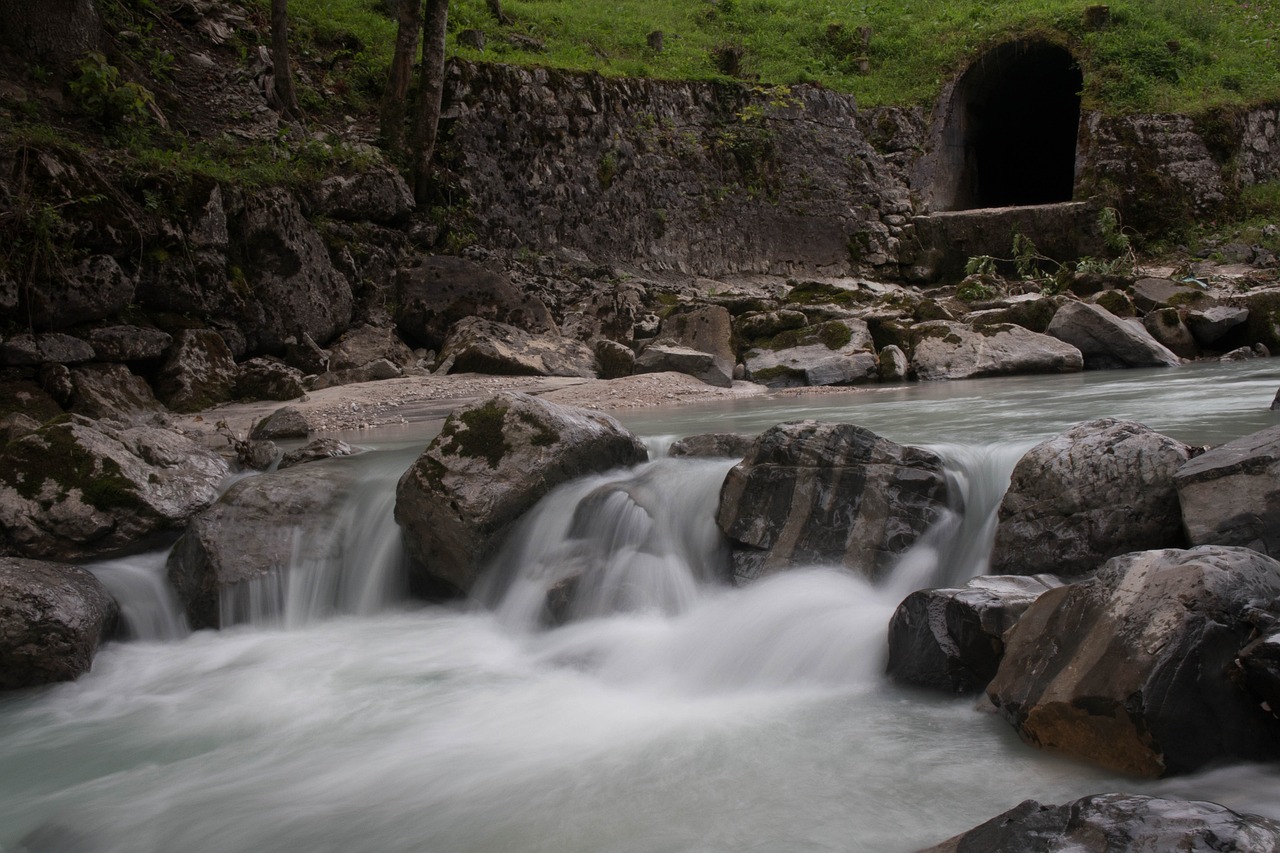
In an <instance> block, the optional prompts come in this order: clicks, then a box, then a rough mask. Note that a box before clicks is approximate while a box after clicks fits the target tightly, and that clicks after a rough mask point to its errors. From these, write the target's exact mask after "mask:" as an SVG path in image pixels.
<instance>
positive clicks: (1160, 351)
mask: <svg viewBox="0 0 1280 853" xmlns="http://www.w3.org/2000/svg"><path fill="white" fill-rule="evenodd" d="M1045 331H1046V333H1047V334H1049V335H1052V336H1053V337H1055V338H1057V339H1058V340H1060V341H1064V342H1066V343H1069V344H1071V345H1072V346H1073V347H1075V348H1076V349H1078V350H1080V354H1081V355H1083V356H1084V366H1085V367H1086V368H1088V369H1090V370H1098V369H1107V368H1114V367H1170V366H1173V365H1177V364H1181V363H1182V361H1181V359H1179V358H1178V357H1177V356H1176V355H1174V354H1173V353H1172V352H1170V351H1169V348H1168V347H1166V346H1164V345H1163V344H1161V343H1160V342H1159V341H1157V340H1156V339H1155V338H1153V337H1151V335H1150V333H1148V332H1147V331H1146V330H1145V329H1143V328H1141V327H1140V326H1134V325H1131V324H1129V323H1126V322H1124V321H1123V320H1121V319H1120V318H1119V317H1117V316H1115V315H1114V314H1112V313H1111V312H1110V311H1108V310H1107V309H1105V308H1102V307H1099V306H1097V305H1091V304H1089V303H1087V302H1067V303H1064V304H1063V306H1062V307H1061V308H1059V309H1058V311H1057V313H1056V314H1054V315H1053V321H1052V322H1050V323H1049V328H1048V329H1046V330H1045Z"/></svg>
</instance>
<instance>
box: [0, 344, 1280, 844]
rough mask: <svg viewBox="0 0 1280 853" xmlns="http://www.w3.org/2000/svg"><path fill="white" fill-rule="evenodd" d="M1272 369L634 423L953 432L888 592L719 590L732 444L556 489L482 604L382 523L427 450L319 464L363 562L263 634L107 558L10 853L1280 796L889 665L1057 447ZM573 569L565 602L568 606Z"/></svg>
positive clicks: (3, 788)
mask: <svg viewBox="0 0 1280 853" xmlns="http://www.w3.org/2000/svg"><path fill="white" fill-rule="evenodd" d="M1278 384H1280V369H1277V368H1275V367H1272V366H1271V363H1270V362H1267V361H1263V362H1252V363H1246V364H1244V365H1235V366H1230V367H1209V368H1204V367H1194V368H1181V369H1176V370H1167V371H1131V372H1125V373H1109V374H1085V375H1082V376H1074V377H1051V378H1034V379H1012V380H1010V379H1005V380H999V381H975V382H957V383H951V384H945V385H944V384H938V385H920V386H907V387H903V388H901V389H888V390H884V389H877V390H873V391H865V392H860V393H855V394H848V395H816V396H802V397H796V398H783V399H779V398H772V397H771V398H768V399H764V400H754V401H740V402H738V403H735V404H732V405H725V404H720V405H715V406H700V407H690V408H682V409H678V410H671V411H664V412H651V411H644V412H639V413H633V414H629V415H627V416H626V418H625V420H626V422H627V423H628V425H629V426H630V427H631V428H632V429H634V430H636V431H637V432H639V433H641V434H643V435H645V436H648V437H649V438H650V440H651V445H652V446H654V447H663V446H665V445H666V444H668V443H669V442H670V440H671V438H672V437H674V436H678V435H684V434H691V433H694V432H703V431H737V432H743V433H753V432H757V431H759V430H761V429H764V428H766V427H768V426H771V425H773V424H774V423H777V422H778V421H782V420H794V419H796V418H802V417H813V418H821V419H826V420H844V421H850V422H854V423H859V424H862V425H864V426H868V427H870V428H872V429H874V430H875V431H877V432H879V433H880V434H882V435H885V436H887V437H889V438H893V439H895V440H898V441H902V442H909V443H916V444H924V445H927V446H930V447H931V448H933V449H934V450H936V451H938V452H939V453H940V454H942V455H943V457H944V459H946V461H947V465H948V469H949V472H950V476H951V477H952V481H953V483H954V484H955V485H956V487H957V489H958V490H960V491H961V492H962V493H963V496H964V500H963V503H962V504H957V507H956V512H955V513H953V514H952V515H951V516H950V517H948V518H947V519H946V523H945V524H943V525H940V527H939V528H938V529H937V530H935V531H933V532H932V533H931V534H930V536H929V537H928V538H927V541H925V542H923V543H922V544H921V545H920V546H919V547H917V548H915V549H913V550H912V551H911V552H909V553H908V554H907V555H905V557H904V560H903V563H902V565H900V566H899V567H898V569H897V570H896V571H895V572H894V574H893V576H892V577H891V579H890V580H889V581H888V582H887V583H886V584H885V585H883V586H881V587H872V586H869V585H868V584H866V583H865V582H863V581H861V580H858V579H856V578H853V577H850V576H848V575H846V574H843V573H841V572H838V571H835V570H831V569H824V568H821V567H814V568H812V569H807V570H801V571H796V572H791V573H787V574H784V575H780V576H775V577H772V578H769V579H767V580H765V581H762V582H760V583H757V584H755V585H752V586H749V587H747V588H744V589H730V588H726V587H724V586H722V585H720V584H718V583H717V582H715V581H714V579H713V577H714V575H715V574H716V567H717V566H718V565H720V563H721V562H722V561H723V559H724V551H723V543H722V542H721V541H720V540H719V537H718V536H717V535H716V534H715V529H714V521H713V514H714V504H715V495H716V492H717V490H718V484H719V481H720V479H721V478H723V475H724V472H725V471H726V470H727V468H728V467H729V465H730V464H731V462H730V461H696V462H695V461H682V460H672V459H658V460H656V461H654V462H651V463H648V464H647V465H644V466H640V467H639V468H637V469H636V470H634V471H626V472H612V473H610V474H608V475H604V476H600V477H595V478H590V479H588V480H585V481H581V482H578V483H574V484H569V485H567V486H564V487H562V488H560V489H558V490H556V492H555V493H553V495H551V496H549V497H548V499H546V500H545V501H543V503H542V504H540V505H539V506H538V507H537V508H536V509H535V511H534V512H533V513H532V514H531V515H530V516H529V517H528V518H527V519H526V520H525V522H524V523H523V524H522V526H521V529H520V530H519V531H518V533H517V534H516V535H514V536H513V537H512V538H511V539H510V540H509V541H508V542H507V543H506V546H505V547H504V548H503V549H502V550H501V552H500V554H499V555H498V557H497V558H496V559H495V562H494V565H493V567H492V570H491V574H490V575H489V576H488V577H487V578H486V580H485V582H484V584H482V586H481V588H480V589H478V590H477V595H476V599H477V600H476V601H474V602H471V603H469V604H468V605H467V606H457V607H422V606H415V605H413V604H411V603H409V602H407V601H406V600H405V597H404V594H403V555H402V553H401V551H400V548H399V539H398V535H397V533H396V530H395V528H394V525H392V524H390V523H389V521H388V519H389V516H390V512H391V505H392V504H391V492H392V489H393V485H394V481H395V476H396V474H397V473H398V472H399V471H402V470H403V469H404V468H405V467H407V465H408V464H409V462H410V461H411V460H412V458H413V455H414V453H415V450H416V448H415V447H412V446H401V447H399V448H397V449H388V450H375V451H373V452H369V453H365V454H363V455H361V456H359V457H356V458H354V459H351V460H340V461H334V462H325V463H317V464H323V465H336V464H341V465H350V466H355V467H356V468H357V469H358V471H359V479H360V482H361V483H363V484H364V485H363V486H362V487H361V488H360V489H359V490H358V491H357V493H355V494H354V495H353V496H352V498H351V499H350V504H349V506H348V507H347V508H346V510H345V511H344V514H343V516H342V521H341V523H340V524H336V525H332V526H331V529H329V530H327V531H324V535H333V536H336V537H338V543H339V547H337V548H335V549H333V550H334V551H335V553H336V556H334V557H333V558H332V559H328V560H325V561H320V562H319V563H315V562H314V561H313V562H312V563H311V564H308V563H307V562H306V561H300V564H299V565H296V566H293V567H291V568H290V569H289V570H288V572H287V573H285V574H284V575H282V576H281V578H280V580H279V582H278V583H277V584H276V585H274V586H272V587H271V588H270V591H269V592H267V593H264V594H263V596H260V597H259V598H257V599H255V602H256V603H252V604H243V603H242V605H241V606H238V607H233V608H231V610H229V611H228V615H233V616H235V615H238V616H239V617H241V618H244V619H247V620H249V621H247V622H246V623H244V624H239V625H237V626H235V627H233V628H229V629H226V630H223V631H221V632H212V631H199V632H195V633H190V632H189V631H187V629H186V626H185V624H184V622H183V620H182V619H181V617H180V616H178V615H177V612H176V610H175V608H174V606H173V602H172V596H171V594H170V592H169V591H168V589H167V588H166V586H165V585H164V583H163V582H162V580H161V578H162V577H163V563H164V558H165V555H163V554H152V555H143V556H141V557H136V558H131V559H126V560H116V561H112V562H110V563H101V564H98V565H96V566H93V567H92V568H93V569H94V571H95V572H97V573H98V574H99V576H100V577H102V578H103V580H104V581H105V582H106V583H107V585H108V586H109V587H110V588H111V590H112V591H113V593H114V594H115V595H116V596H117V597H118V598H120V599H121V601H122V603H123V606H124V615H125V619H126V621H127V623H128V627H129V631H130V633H131V635H132V639H130V640H128V641H126V642H117V643H112V644H110V645H108V646H107V647H105V648H104V650H103V651H102V652H101V653H100V655H99V656H98V658H97V660H96V661H95V664H94V667H93V670H92V672H90V673H89V674H88V675H86V676H84V677H82V678H81V679H80V680H78V681H76V682H74V683H70V684H62V685H57V686H53V687H49V688H44V689H39V690H32V691H23V692H18V693H13V694H7V695H5V696H4V698H0V850H4V851H6V853H11V851H17V850H32V851H35V850H45V851H48V850H53V851H85V853H88V851H94V853H97V852H98V851H135V852H136V851H157V853H159V851H174V850H182V851H190V853H202V852H203V851H228V853H230V851H309V853H310V851H335V853H337V851H343V853H350V851H443V852H444V853H453V852H454V851H458V852H459V853H461V851H475V853H481V851H485V853H497V851H504V853H505V851H548V853H551V851H555V853H575V851H580V852H581V853H588V851H591V852H592V853H597V852H598V851H636V853H640V852H641V851H644V853H652V851H672V853H676V851H748V850H758V851H861V850H874V851H897V850H901V851H905V850H913V849H916V848H918V847H920V846H923V845H925V844H929V843H934V842H937V841H939V840H942V839H943V838H946V837H947V836H949V835H951V834H954V833H956V832H959V831H961V830H963V829H966V828H968V827H969V826H972V825H974V824H976V823H978V822H981V821H983V820H985V819H987V818H988V817H991V816H993V815H995V814H996V813H998V812H1000V811H1003V810H1004V809H1007V808H1009V807H1011V806H1013V805H1015V804H1016V803H1018V802H1019V801H1021V800H1022V799H1024V798H1028V797H1035V798H1038V799H1041V800H1045V801H1053V802H1061V801H1064V800H1067V799H1073V798H1075V797H1078V796H1082V795H1084V794H1087V793H1094V792H1100V791H1106V790H1131V791H1139V792H1147V793H1157V794H1167V795H1171V796H1179V797H1188V798H1204V799H1212V800H1215V801H1219V802H1223V803H1225V804H1227V805H1229V806H1231V807H1233V808H1237V809H1242V810H1246V811H1256V812H1261V813H1266V814H1270V815H1272V816H1276V817H1280V770H1278V769H1277V768H1276V767H1275V766H1265V765H1264V766H1235V767H1229V768H1220V769H1216V770H1214V771H1211V772H1207V773H1202V774H1198V775H1196V776H1192V777H1188V778H1184V779H1179V780H1176V781H1166V782H1155V783H1153V782H1141V783H1139V782H1134V781H1133V780H1125V779H1117V778H1114V777H1111V776H1108V775H1107V774H1104V773H1102V772H1101V771H1098V770H1095V769H1091V768H1089V767H1085V766H1081V765H1078V764H1075V763H1071V762H1068V761H1063V760H1060V759H1056V758H1053V757H1050V756H1046V755H1044V754H1042V753H1039V752H1037V751H1035V750H1032V749H1031V748H1029V747H1026V746H1024V745H1022V744H1021V743H1019V742H1018V740H1017V738H1016V736H1015V735H1014V734H1013V733H1012V731H1011V730H1010V728H1009V727H1008V726H1007V725H1006V724H1005V723H1004V722H1003V721H1001V720H1000V719H999V718H998V717H996V716H995V715H994V714H991V713H988V712H986V711H984V710H982V709H981V708H980V707H979V706H978V704H979V703H978V702H977V701H976V700H974V699H971V698H970V699H954V698H948V697H940V696H935V695H932V694H928V693H924V692H918V691H911V690H905V689H901V688H897V687H895V686H893V685H891V684H889V683H888V682H887V681H886V680H885V679H884V677H883V676H882V674H881V673H882V668H883V665H884V658H885V641H884V635H885V626H886V624H887V622H888V619H889V616H890V614H891V613H892V611H893V608H894V607H895V606H896V604H897V603H898V601H899V600H901V598H902V597H903V595H905V594H906V592H908V591H910V590H911V589H913V588H917V587H920V586H929V585H941V584H950V583H957V582H959V581H962V580H963V579H964V578H965V577H968V576H970V575H972V574H975V573H979V572H981V571H982V570H983V568H984V567H985V559H986V549H987V548H989V543H990V538H991V534H992V512H993V510H994V507H995V506H996V504H997V503H998V500H999V497H1000V493H1001V491H1002V490H1003V488H1004V486H1005V484H1006V483H1007V480H1008V475H1009V472H1010V470H1011V468H1012V466H1013V464H1014V462H1016V460H1017V458H1018V457H1019V456H1020V455H1021V453H1022V452H1023V451H1025V449H1026V448H1027V447H1029V446H1030V445H1031V444H1032V443H1034V442H1035V441H1037V440H1039V439H1040V438H1043V437H1045V436H1047V435H1050V434H1052V433H1054V432H1056V431H1059V430H1061V429H1062V428H1064V427H1065V426H1068V425H1070V424H1072V423H1075V422H1078V421H1081V420H1085V419H1088V418H1092V417H1100V416H1108V415H1109V416H1116V417H1126V418H1133V419H1135V420H1140V421H1143V422H1144V423H1147V424H1149V425H1150V426H1152V427H1155V428H1157V429H1160V430H1161V431H1164V432H1166V433H1168V434H1170V435H1174V436H1177V437H1179V438H1181V439H1183V440H1186V441H1191V442H1197V443H1218V442H1221V441H1224V440H1227V439H1229V438H1232V437H1236V436H1238V435H1243V434H1246V433H1249V432H1252V431H1254V430H1256V429H1260V428H1263V427H1265V426H1269V425H1272V424H1274V423H1277V422H1278V420H1280V419H1278V418H1277V414H1276V413H1272V412H1270V411H1269V410H1268V405H1269V404H1270V402H1271V399H1272V396H1273V395H1274V393H1275V391H1276V387H1277V385H1278ZM425 440H426V434H425V433H424V434H422V435H420V436H419V437H418V438H417V439H416V446H417V447H420V446H421V444H422V443H423V442H424V441H425ZM402 444H403V443H402ZM308 535H317V534H308ZM565 583H573V584H576V589H577V593H578V594H577V596H576V598H575V600H574V603H573V604H571V605H569V606H567V607H566V608H564V609H563V610H562V611H561V612H559V613H558V614H557V616H556V618H557V619H562V620H567V621H566V622H565V623H564V624H562V625H560V626H559V627H554V628H549V627H546V622H547V620H548V615H547V611H546V608H545V602H546V600H547V594H548V591H553V592H554V590H555V589H557V588H558V586H559V585H563V584H565Z"/></svg>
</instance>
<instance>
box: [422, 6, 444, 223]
mask: <svg viewBox="0 0 1280 853" xmlns="http://www.w3.org/2000/svg"><path fill="white" fill-rule="evenodd" d="M426 4H427V5H426V12H425V14H424V15H423V17H422V69H421V71H419V73H418V103H417V108H416V109H415V111H414V112H415V121H414V125H413V197H414V199H415V200H416V201H417V202H418V204H426V203H427V201H428V195H429V190H430V187H431V156H432V154H434V153H435V147H436V131H437V130H438V129H439V126H440V105H441V102H442V100H443V98H444V36H445V28H446V27H447V26H448V23H449V0H426Z"/></svg>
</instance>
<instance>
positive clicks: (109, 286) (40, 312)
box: [22, 255, 134, 329]
mask: <svg viewBox="0 0 1280 853" xmlns="http://www.w3.org/2000/svg"><path fill="white" fill-rule="evenodd" d="M133 292H134V281H133V279H131V278H130V277H129V276H128V275H126V274H125V271H124V270H122V269H121V268H120V265H119V264H118V263H116V260H115V258H113V257H111V256H110V255H91V256H89V257H87V258H85V259H84V260H82V261H80V263H78V264H76V265H75V266H74V267H72V268H70V269H68V270H66V271H65V272H64V273H62V274H61V275H54V276H50V277H49V278H48V280H46V281H45V282H44V283H43V285H42V286H40V287H33V288H30V289H29V290H27V291H25V293H26V294H27V299H26V300H25V303H26V304H25V305H24V306H22V307H23V308H25V312H24V314H25V316H26V317H27V318H28V319H29V320H30V322H31V323H32V325H34V326H35V327H36V328H38V329H65V328H67V327H69V326H75V325H78V324H80V323H88V322H91V321H93V320H101V319H103V318H104V317H110V316H111V315H112V314H115V313H116V312H117V311H119V310H121V309H122V308H124V307H125V306H127V305H128V304H129V303H130V302H132V301H133Z"/></svg>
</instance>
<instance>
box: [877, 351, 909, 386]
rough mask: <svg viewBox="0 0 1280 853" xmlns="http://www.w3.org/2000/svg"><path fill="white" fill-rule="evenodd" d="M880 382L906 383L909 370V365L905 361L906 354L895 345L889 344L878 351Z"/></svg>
mask: <svg viewBox="0 0 1280 853" xmlns="http://www.w3.org/2000/svg"><path fill="white" fill-rule="evenodd" d="M879 359H880V381H881V382H906V381H907V375H908V373H909V372H910V370H911V363H910V362H909V361H907V354H906V353H904V352H903V351H902V349H901V348H899V347H898V346H897V345H895V344H889V345H888V346H887V347H885V348H884V349H882V350H880V355H879Z"/></svg>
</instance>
